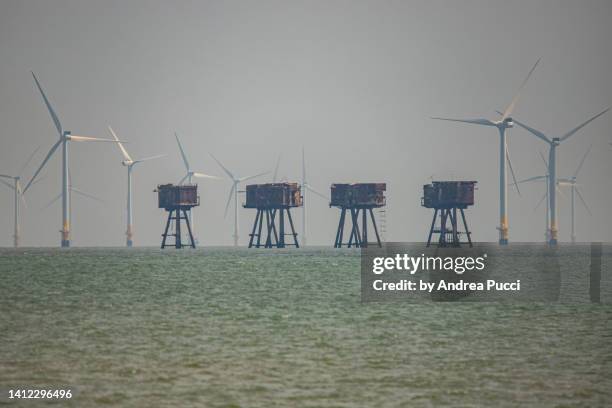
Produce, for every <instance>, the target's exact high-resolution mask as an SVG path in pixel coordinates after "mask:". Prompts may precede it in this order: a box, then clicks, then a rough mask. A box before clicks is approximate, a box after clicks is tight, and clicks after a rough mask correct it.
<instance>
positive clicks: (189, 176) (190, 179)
mask: <svg viewBox="0 0 612 408" xmlns="http://www.w3.org/2000/svg"><path fill="white" fill-rule="evenodd" d="M174 137H175V138H176V143H177V144H178V147H179V151H180V152H181V157H182V158H183V163H184V164H185V171H186V173H185V176H184V177H183V178H182V179H181V180H180V181H179V182H178V183H179V184H183V183H184V182H185V181H187V183H189V184H192V182H193V178H194V177H195V178H205V179H214V180H219V179H220V177H217V176H210V175H208V174H205V173H199V172H197V171H192V170H191V166H190V165H189V160H187V155H186V154H185V150H184V149H183V145H182V144H181V140H180V139H179V136H178V133H177V132H174ZM189 224H191V232H192V234H193V236H194V240H195V241H196V242H197V241H198V240H197V238H195V226H194V224H193V214H192V213H191V210H189Z"/></svg>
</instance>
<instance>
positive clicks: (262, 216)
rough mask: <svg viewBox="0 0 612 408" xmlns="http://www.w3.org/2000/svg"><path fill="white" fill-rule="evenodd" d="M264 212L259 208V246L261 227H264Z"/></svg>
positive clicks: (259, 242) (258, 246)
mask: <svg viewBox="0 0 612 408" xmlns="http://www.w3.org/2000/svg"><path fill="white" fill-rule="evenodd" d="M263 219H264V212H263V210H259V226H257V248H260V247H261V228H262V227H263Z"/></svg>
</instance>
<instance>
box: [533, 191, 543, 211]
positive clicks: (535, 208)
mask: <svg viewBox="0 0 612 408" xmlns="http://www.w3.org/2000/svg"><path fill="white" fill-rule="evenodd" d="M544 200H546V193H544V195H543V196H542V198H540V201H538V203H537V204H536V206H535V207H534V209H533V211H535V210H537V209H538V208H539V207H540V206H541V205H542V203H543V202H544Z"/></svg>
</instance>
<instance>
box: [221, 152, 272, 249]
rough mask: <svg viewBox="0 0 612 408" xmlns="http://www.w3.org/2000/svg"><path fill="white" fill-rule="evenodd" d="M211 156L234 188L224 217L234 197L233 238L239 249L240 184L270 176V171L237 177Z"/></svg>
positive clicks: (229, 196)
mask: <svg viewBox="0 0 612 408" xmlns="http://www.w3.org/2000/svg"><path fill="white" fill-rule="evenodd" d="M209 154H210V157H212V158H213V160H214V161H216V162H217V164H218V165H219V167H221V168H222V169H223V171H224V172H225V174H227V177H229V179H230V180H231V181H232V187H231V190H230V193H229V195H228V197H227V204H226V205H225V213H224V217H225V216H227V210H228V208H229V205H230V203H231V202H232V196H233V197H234V235H233V238H234V246H235V247H237V246H238V185H239V184H240V183H242V182H244V181H247V180H250V179H253V178H255V177H259V176H263V175H265V174H268V173H269V171H265V172H263V173H259V174H255V175H253V176H246V177H236V176H234V174H233V173H232V172H230V171H229V170H228V169H227V168H226V167H225V166H224V165H223V164H221V162H220V161H219V160H217V158H216V157H215V156H213V155H212V154H211V153H209Z"/></svg>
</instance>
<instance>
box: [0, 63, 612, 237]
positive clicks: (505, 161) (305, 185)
mask: <svg viewBox="0 0 612 408" xmlns="http://www.w3.org/2000/svg"><path fill="white" fill-rule="evenodd" d="M540 61H541V59H538V60H537V61H536V63H535V64H534V65H533V67H532V68H531V70H530V71H529V73H528V74H527V76H526V77H525V79H524V80H523V82H522V84H521V86H520V87H519V89H518V91H517V92H516V94H515V95H514V97H513V98H512V100H511V102H510V104H509V105H508V106H507V107H506V109H505V110H504V111H503V112H501V111H497V113H498V114H500V115H501V118H500V119H499V120H495V121H493V120H489V119H481V118H479V119H454V118H442V117H433V119H437V120H443V121H454V122H462V123H468V124H476V125H484V126H491V127H496V128H497V129H498V132H499V207H498V208H499V225H498V226H497V230H498V231H499V240H498V243H499V245H507V244H508V243H509V234H508V231H509V221H508V211H507V207H508V185H512V186H515V187H516V189H517V191H518V193H519V195H520V190H519V184H521V183H523V182H526V181H535V180H545V181H546V183H547V188H546V193H545V201H546V225H547V232H546V237H547V241H548V243H549V245H553V246H554V245H557V243H558V218H557V199H556V197H557V191H558V190H559V186H569V187H570V192H571V198H572V200H571V203H572V204H571V211H570V214H571V223H570V225H571V234H570V237H571V240H570V242H572V243H575V242H576V212H575V200H576V196H578V198H579V199H580V200H581V202H582V203H583V205H585V206H586V202H585V200H584V198H583V197H582V195H581V193H580V190H579V189H577V185H576V177H577V174H578V172H579V171H580V169H581V168H582V166H583V164H584V161H585V159H586V155H585V156H584V157H583V158H582V160H581V161H580V164H579V166H578V168H577V169H576V171H575V172H574V175H573V176H572V177H571V178H567V179H558V178H557V166H558V165H557V154H556V151H557V146H559V145H560V144H561V142H563V141H565V140H567V139H569V138H570V137H571V136H573V135H574V134H576V133H577V132H578V131H580V130H581V129H582V128H584V127H585V126H586V125H588V124H589V123H591V122H593V121H594V120H595V119H597V118H599V117H600V116H603V115H604V114H606V113H607V112H608V111H609V110H610V108H607V109H605V110H603V111H601V112H599V113H597V114H596V115H594V116H592V117H591V118H589V119H588V120H587V121H585V122H583V123H581V124H580V125H578V126H576V127H575V128H573V129H572V130H570V131H569V132H566V133H564V134H563V135H562V136H559V137H550V136H547V135H545V134H544V133H542V132H541V131H539V130H536V129H534V128H533V127H531V126H528V125H526V124H524V123H522V122H520V121H518V120H516V119H514V118H513V112H514V110H515V108H516V105H517V102H518V101H519V97H520V96H521V93H523V92H524V88H525V87H526V85H527V83H528V81H529V79H530V77H531V76H532V74H533V72H534V71H535V70H536V67H537V66H538V64H540ZM32 77H33V79H34V82H35V84H36V87H37V89H38V91H39V92H40V95H41V96H42V99H43V101H44V103H45V106H46V108H47V110H48V112H49V115H50V116H51V119H52V121H53V124H54V125H55V128H56V130H57V132H58V133H59V137H60V138H59V140H58V141H57V142H56V143H55V144H53V146H52V147H51V149H50V150H49V152H48V153H47V155H46V157H45V158H44V159H43V160H42V163H41V164H40V165H39V167H38V168H37V170H36V171H35V172H34V174H33V175H32V176H31V178H30V180H29V181H28V183H27V184H26V185H25V187H22V185H21V175H19V176H10V175H5V174H2V175H0V177H2V178H3V179H5V180H3V181H2V182H3V184H5V185H7V187H9V188H11V189H13V191H14V217H13V218H14V222H13V224H14V225H13V238H14V239H13V245H14V246H15V247H17V246H19V243H20V240H19V236H20V229H21V228H20V223H19V214H20V211H19V210H20V205H21V204H20V203H23V202H25V198H24V197H25V193H26V192H27V191H28V189H29V188H30V187H31V186H32V185H33V183H34V182H35V181H37V177H38V175H39V174H40V172H41V171H42V170H43V169H44V168H45V166H46V165H47V162H48V161H49V160H50V159H51V158H52V157H53V155H54V153H55V152H56V150H57V149H58V148H59V147H62V166H61V169H62V190H61V193H60V195H59V196H58V197H57V198H56V200H57V199H60V198H61V202H62V212H61V215H62V229H61V231H60V232H61V241H60V246H61V247H69V246H70V245H71V239H70V225H71V210H70V208H71V196H72V195H71V193H72V192H75V193H76V194H82V195H86V194H84V193H82V192H81V191H80V190H78V189H75V188H73V186H72V181H71V176H70V169H69V164H68V163H69V162H68V143H69V142H70V141H77V142H112V143H114V144H116V145H117V146H118V147H119V151H120V153H121V154H122V156H123V161H122V162H121V164H122V165H123V166H125V167H126V168H127V204H126V225H127V226H126V232H125V235H126V246H127V247H131V246H132V245H133V234H134V225H133V213H134V209H133V192H132V172H133V168H134V166H135V165H137V164H139V163H142V162H145V161H150V160H155V159H162V158H164V157H165V156H166V154H165V153H164V154H159V155H156V156H151V157H146V158H142V159H136V160H134V159H132V157H131V156H130V155H129V153H128V152H127V150H126V147H125V146H124V143H125V141H121V140H120V139H119V138H118V136H117V135H116V134H115V132H114V131H113V129H112V128H111V127H110V126H108V131H109V132H110V134H111V136H112V139H105V138H99V137H92V136H76V135H73V134H72V133H71V132H70V131H66V130H64V128H63V127H62V124H61V122H60V120H59V117H58V116H57V113H56V112H55V110H54V109H53V107H52V105H51V103H50V101H49V99H48V98H47V95H46V94H45V92H44V91H43V88H42V86H41V84H40V82H39V81H38V78H37V77H36V76H35V75H34V73H32ZM514 123H516V124H517V125H518V126H519V127H520V128H522V129H523V130H526V131H527V132H529V133H530V134H532V135H533V136H535V137H536V138H538V139H541V140H543V141H545V142H546V143H547V144H549V146H550V148H549V154H548V160H546V159H544V158H543V157H542V160H543V161H544V163H545V165H546V167H547V172H546V175H544V176H536V177H532V178H529V179H526V180H522V181H521V182H518V181H517V178H516V175H515V171H514V168H513V166H512V162H511V160H510V153H509V147H508V142H507V135H506V133H507V131H508V129H512V128H513V127H514ZM174 138H175V140H176V143H177V145H178V149H179V152H180V158H181V159H182V163H183V165H184V172H185V173H184V175H183V176H182V178H180V180H179V181H178V184H179V185H181V184H187V185H193V183H194V181H195V180H196V179H219V177H217V176H213V175H209V174H207V173H203V172H196V171H193V170H192V168H191V165H190V161H189V159H188V154H187V152H186V150H185V148H184V147H183V144H182V143H181V140H180V138H179V136H178V133H176V132H174ZM591 143H592V142H591ZM35 153H36V151H35ZM202 153H203V152H201V153H200V155H202ZM190 155H191V156H194V154H193V152H190ZM208 155H209V157H210V158H211V159H213V161H214V162H216V164H217V165H218V166H219V167H220V168H221V170H222V171H223V172H224V173H225V174H226V176H227V177H228V178H229V179H230V181H231V186H230V190H229V194H228V196H227V201H226V205H225V209H224V218H226V217H227V214H228V211H229V209H230V207H233V219H232V223H233V229H232V240H233V246H234V247H237V246H238V245H239V242H240V228H239V224H240V217H239V211H240V207H241V205H240V204H239V202H240V201H241V198H240V196H241V194H242V193H243V190H240V189H239V188H240V187H241V186H243V185H244V183H245V182H247V181H249V180H252V179H255V178H258V177H261V176H264V175H266V174H269V173H270V172H269V171H265V172H259V173H257V174H252V175H248V176H242V177H239V176H236V175H235V174H234V172H232V171H230V170H229V169H228V168H227V167H226V166H225V165H224V164H222V163H221V161H219V160H218V159H217V158H216V157H215V156H214V155H213V154H212V153H210V152H209V153H208ZM33 156H34V155H33V154H32V155H31V156H30V158H29V159H28V160H27V161H26V165H24V167H23V168H22V170H21V171H22V172H23V169H24V168H25V167H26V166H27V164H29V162H30V161H31V159H32V157H33ZM253 158H256V156H253ZM280 159H281V156H280V155H278V156H277V160H276V165H275V166H274V170H273V176H272V179H273V180H272V181H273V182H276V181H277V179H278V170H279V165H280ZM293 163H294V164H295V160H294V161H293ZM507 168H508V169H509V170H510V173H511V175H512V179H513V183H512V184H510V183H508V178H507V175H506V169H507ZM301 170H302V171H301V186H300V187H299V189H300V192H301V194H302V198H303V205H302V204H301V205H300V207H302V208H301V213H302V222H301V223H302V225H301V235H302V236H301V237H300V239H301V241H302V246H306V245H307V239H306V238H307V229H308V228H307V225H308V224H307V208H308V207H309V206H307V203H308V202H309V201H308V197H310V193H312V194H313V196H318V198H321V199H323V200H326V201H328V204H329V205H330V207H331V206H332V205H333V202H332V201H331V200H329V199H328V198H327V196H326V195H325V194H323V193H321V192H319V191H318V190H316V189H314V188H313V187H312V185H311V184H310V182H309V181H307V179H306V155H305V149H304V147H302V149H301ZM432 170H434V169H433V168H432ZM6 179H12V180H13V184H12V185H11V184H9V183H7V182H6ZM352 181H353V182H355V181H358V180H354V179H353V180H352ZM92 184H95V182H93V183H92ZM334 185H336V184H332V192H333V188H334V187H333V186H334ZM200 191H203V192H206V190H205V189H201V190H200ZM89 197H90V198H95V199H98V198H97V197H94V196H92V195H89ZM54 201H55V200H54ZM99 201H102V200H99ZM148 201H149V202H151V200H150V199H149V200H148ZM587 208H588V207H587ZM192 211H193V210H192V208H191V207H190V208H189V209H188V217H189V226H190V234H192V233H193V231H194V230H195V223H194V216H193V213H192ZM364 211H365V210H364ZM589 212H590V210H589ZM370 214H371V217H372V222H373V223H374V226H375V225H376V220H375V217H374V213H373V212H372V211H371V210H370ZM364 215H365V212H364ZM169 220H170V219H169ZM435 221H436V220H435V217H434V223H433V224H432V227H431V228H432V231H433V228H434V224H435ZM169 222H170V221H169ZM177 222H178V218H177ZM440 222H441V223H442V224H444V218H443V219H442V220H441V221H440ZM453 222H454V221H453ZM515 222H517V223H519V222H520V218H519V219H518V220H517V221H515ZM341 223H342V222H341ZM365 225H366V224H365V220H364V224H363V227H364V228H365ZM442 228H444V227H443V226H442ZM179 231H180V230H179ZM375 231H376V227H375ZM364 232H365V231H364ZM470 235H471V232H470ZM251 236H252V234H251ZM356 236H359V234H358V235H356ZM430 236H431V234H430ZM296 237H297V234H295V235H294V239H296V242H297V238H296ZM191 238H192V240H193V241H194V243H195V242H197V239H196V238H194V237H193V236H192V237H191ZM365 239H366V240H367V238H365ZM377 239H378V241H379V244H380V238H379V237H378V232H377ZM365 244H366V246H367V242H366V243H365ZM162 246H163V245H162ZM295 246H296V248H297V247H299V246H298V245H297V244H296V245H295ZM334 246H335V247H341V245H338V234H336V243H335V244H334ZM349 246H350V245H349ZM194 247H195V246H194Z"/></svg>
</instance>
